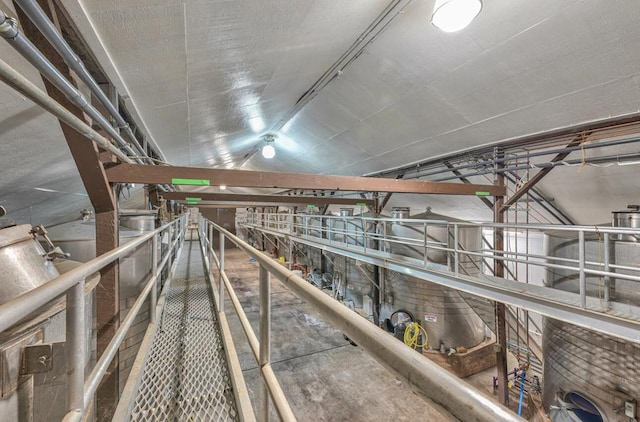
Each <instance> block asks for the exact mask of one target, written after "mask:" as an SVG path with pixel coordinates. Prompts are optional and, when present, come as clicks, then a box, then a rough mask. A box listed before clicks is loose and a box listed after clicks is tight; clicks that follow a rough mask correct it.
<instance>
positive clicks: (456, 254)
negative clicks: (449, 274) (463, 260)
mask: <svg viewBox="0 0 640 422" xmlns="http://www.w3.org/2000/svg"><path fill="white" fill-rule="evenodd" d="M453 266H454V267H455V269H454V272H455V274H456V277H457V276H458V274H459V272H460V253H459V252H458V225H457V224H454V225H453Z"/></svg>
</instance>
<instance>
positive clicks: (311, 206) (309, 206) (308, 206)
mask: <svg viewBox="0 0 640 422" xmlns="http://www.w3.org/2000/svg"><path fill="white" fill-rule="evenodd" d="M315 207H316V206H315V205H311V204H309V205H307V208H315Z"/></svg>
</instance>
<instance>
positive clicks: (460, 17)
mask: <svg viewBox="0 0 640 422" xmlns="http://www.w3.org/2000/svg"><path fill="white" fill-rule="evenodd" d="M480 10H482V1H481V0H436V4H435V6H434V7H433V14H432V15H431V23H432V24H433V26H435V27H436V28H438V29H440V30H441V31H444V32H456V31H460V30H461V29H463V28H466V27H467V26H468V25H469V24H470V23H471V22H472V21H473V20H474V19H475V18H476V16H478V14H479V13H480Z"/></svg>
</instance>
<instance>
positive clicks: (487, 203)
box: [444, 161, 493, 210]
mask: <svg viewBox="0 0 640 422" xmlns="http://www.w3.org/2000/svg"><path fill="white" fill-rule="evenodd" d="M444 165H445V166H447V168H448V169H450V170H451V173H453V174H455V175H456V176H458V179H460V181H461V182H462V183H466V184H467V185H470V184H471V181H470V180H469V179H467V178H466V177H464V176H463V175H462V173H460V172H459V171H458V170H456V168H455V167H454V166H453V165H451V163H450V162H448V161H445V162H444ZM479 198H480V200H481V201H482V202H483V203H484V204H485V205H486V206H487V207H489V209H490V210H492V209H493V202H491V201H490V200H489V199H488V198H487V197H485V196H480V197H479Z"/></svg>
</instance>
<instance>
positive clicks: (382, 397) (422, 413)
mask: <svg viewBox="0 0 640 422" xmlns="http://www.w3.org/2000/svg"><path fill="white" fill-rule="evenodd" d="M225 260H226V264H225V267H226V270H227V275H228V276H229V279H230V280H231V283H232V284H233V286H234V287H235V289H236V293H237V295H238V297H239V299H240V301H241V303H242V306H243V308H244V310H245V312H246V313H247V317H248V318H249V320H250V322H251V324H252V326H253V329H254V330H255V332H256V334H257V333H258V331H259V330H258V327H259V302H258V264H257V263H255V262H254V263H251V262H249V257H248V255H246V254H244V253H243V252H242V251H240V250H238V249H229V250H227V253H226V258H225ZM271 289H272V298H271V300H272V353H271V360H272V366H273V369H274V371H275V373H276V375H277V377H278V380H279V381H280V384H281V386H282V388H283V390H284V392H285V395H286V396H287V398H288V400H289V402H290V404H291V407H292V409H293V411H294V413H295V414H296V416H297V418H298V420H299V421H332V422H333V421H432V422H440V421H448V420H449V419H448V418H447V417H446V416H444V414H443V413H441V412H440V411H439V410H438V409H437V408H436V407H435V406H434V405H433V404H430V403H429V402H428V401H427V400H426V399H425V398H423V397H422V396H421V395H418V394H416V393H414V392H413V391H412V390H411V389H410V388H409V387H408V386H407V385H406V383H404V382H402V381H400V380H399V379H397V378H396V377H395V376H394V375H392V374H391V373H390V372H389V371H388V370H387V369H385V368H384V367H382V366H381V365H380V364H379V363H377V362H376V361H375V360H374V359H373V358H372V357H370V356H369V355H368V354H367V353H366V352H365V351H364V350H362V349H361V348H359V347H354V346H352V345H350V344H349V343H348V342H347V341H346V340H345V339H344V338H343V336H342V333H341V332H340V331H339V330H337V329H335V328H333V327H332V326H330V325H329V324H327V323H325V322H324V321H323V320H322V318H321V317H320V315H319V314H318V313H317V312H315V310H314V309H313V308H312V307H311V306H310V305H309V304H307V303H306V302H304V301H303V300H301V299H299V298H298V297H297V296H295V295H294V294H292V293H290V292H289V291H288V290H286V289H285V288H284V287H283V286H282V284H281V283H280V282H279V281H277V280H275V279H272V281H271ZM225 306H226V308H225V309H226V310H227V315H228V319H229V325H230V328H231V332H232V334H233V338H234V342H235V345H236V348H237V351H238V354H239V358H240V362H241V366H242V368H243V372H244V376H245V380H246V383H247V387H248V389H249V392H250V395H251V398H252V402H253V403H254V410H255V411H256V415H257V416H258V415H259V412H258V411H259V409H257V408H256V407H255V406H257V404H258V403H259V400H258V391H259V384H258V382H259V378H258V370H257V365H256V362H255V360H254V358H253V355H252V354H251V351H250V349H249V346H248V344H247V341H246V337H245V335H244V332H243V331H242V328H241V326H240V323H239V321H238V319H237V317H236V316H235V313H234V312H233V311H232V305H231V302H230V300H227V301H226V304H225ZM494 372H495V371H494V370H493V369H491V370H489V371H485V372H484V373H482V374H479V375H477V376H474V377H473V379H472V381H473V382H472V384H474V385H476V386H477V387H480V388H481V389H482V390H484V391H485V392H488V393H491V377H492V375H493V373H494ZM271 413H272V420H278V419H277V417H276V416H275V413H274V412H273V409H272V411H271Z"/></svg>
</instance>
